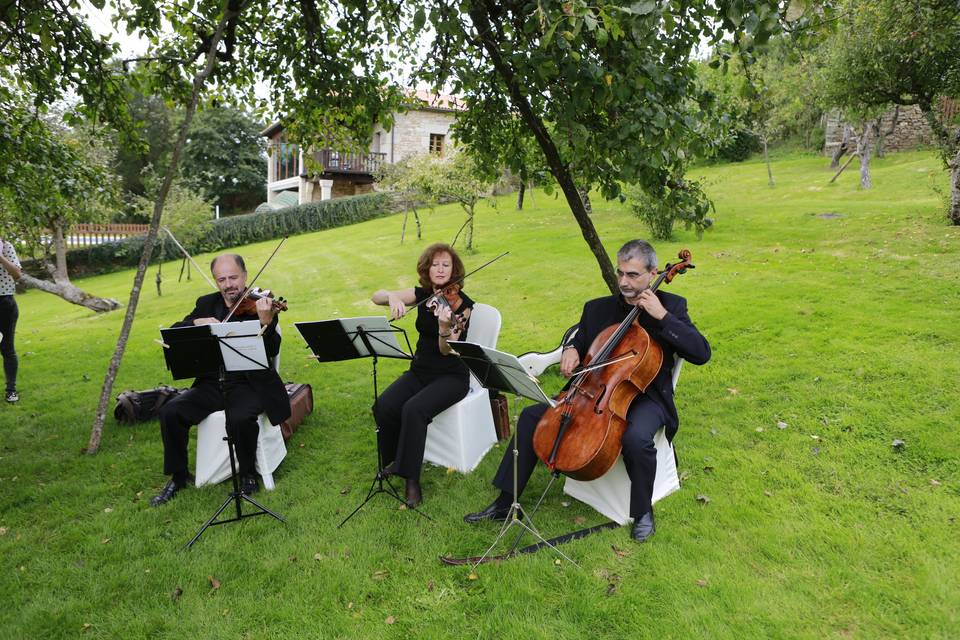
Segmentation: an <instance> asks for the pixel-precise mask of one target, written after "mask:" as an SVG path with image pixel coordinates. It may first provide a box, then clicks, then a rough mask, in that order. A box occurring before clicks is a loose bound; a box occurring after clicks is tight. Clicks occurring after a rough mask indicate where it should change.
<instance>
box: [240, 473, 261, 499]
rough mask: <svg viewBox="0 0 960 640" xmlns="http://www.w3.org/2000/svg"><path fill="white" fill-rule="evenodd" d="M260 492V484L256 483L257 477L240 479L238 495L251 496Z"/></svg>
mask: <svg viewBox="0 0 960 640" xmlns="http://www.w3.org/2000/svg"><path fill="white" fill-rule="evenodd" d="M259 490H260V484H259V483H258V482H257V476H252V475H251V476H243V477H242V478H240V493H242V494H243V495H245V496H252V495H253V494H255V493H256V492H257V491H259Z"/></svg>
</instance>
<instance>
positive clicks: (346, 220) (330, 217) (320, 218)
mask: <svg viewBox="0 0 960 640" xmlns="http://www.w3.org/2000/svg"><path fill="white" fill-rule="evenodd" d="M392 204H393V202H392V198H391V196H390V194H387V193H369V194H364V195H361V196H348V197H345V198H336V199H335V200H324V201H322V202H311V203H309V204H302V205H298V206H294V207H287V208H285V209H278V210H277V211H269V212H266V213H249V214H246V215H241V216H231V217H229V218H221V219H220V220H216V221H214V223H213V225H212V226H211V228H210V230H209V231H208V232H207V233H206V234H205V235H204V236H203V237H202V238H200V239H199V240H197V241H196V242H194V243H190V244H188V245H186V246H185V247H184V248H185V249H186V250H187V251H189V252H190V253H191V254H196V253H206V252H209V251H219V250H220V249H226V248H229V247H239V246H242V245H245V244H251V243H253V242H261V241H264V240H273V239H275V238H281V237H283V236H286V235H291V236H292V235H297V234H300V233H310V232H311V231H320V230H322V229H331V228H333V227H342V226H346V225H349V224H354V223H357V222H363V221H365V220H372V219H373V218H378V217H380V216H383V215H386V214H388V213H392V212H393V209H392ZM145 242H146V237H144V236H136V237H133V238H127V239H125V240H118V241H116V242H105V243H103V244H99V245H95V246H92V247H85V248H83V249H76V250H73V251H70V252H68V253H67V267H68V270H69V272H70V276H71V277H74V278H75V277H79V276H86V275H95V274H98V273H109V272H110V271H118V270H120V269H127V268H129V267H135V266H137V264H138V263H139V262H140V256H141V255H142V254H143V245H144V243H145ZM159 251H160V247H159V244H158V246H157V247H156V248H155V249H154V259H153V260H152V261H153V262H156V259H157V255H158V252H159ZM164 253H165V259H167V260H170V259H173V258H175V257H178V256H180V255H182V254H180V252H179V251H178V250H177V248H176V247H175V246H174V245H173V243H172V242H170V241H169V239H168V240H167V242H166V250H165V252H164Z"/></svg>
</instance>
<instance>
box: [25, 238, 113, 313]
mask: <svg viewBox="0 0 960 640" xmlns="http://www.w3.org/2000/svg"><path fill="white" fill-rule="evenodd" d="M52 242H53V247H54V256H55V258H54V259H55V262H54V264H53V265H51V264H50V263H47V264H46V267H47V271H48V272H49V273H50V277H52V278H53V282H51V281H49V280H41V279H40V278H34V277H33V276H31V275H30V274H27V273H24V274H22V275H21V276H20V280H19V281H18V282H19V283H20V284H22V285H23V286H24V287H26V288H27V289H39V290H40V291H46V292H47V293H52V294H53V295H55V296H58V297H60V298H63V299H64V300H66V301H67V302H71V303H73V304H78V305H80V306H81V307H86V308H87V309H90V310H92V311H96V312H97V313H104V312H106V311H113V310H115V309H119V308H120V307H121V306H122V305H121V304H120V303H119V302H117V301H116V300H114V299H112V298H100V297H97V296H94V295H90V294H89V293H87V292H86V291H84V290H82V289H80V288H78V287H76V286H74V285H73V283H71V282H70V277H69V275H68V274H67V243H66V240H65V239H64V237H63V223H62V222H56V223H54V224H53V240H52Z"/></svg>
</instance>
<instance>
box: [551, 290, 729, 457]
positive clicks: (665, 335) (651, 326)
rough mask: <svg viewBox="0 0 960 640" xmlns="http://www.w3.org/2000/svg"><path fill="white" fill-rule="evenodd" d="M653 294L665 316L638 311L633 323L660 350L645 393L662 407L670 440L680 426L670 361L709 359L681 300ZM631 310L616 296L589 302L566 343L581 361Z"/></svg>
mask: <svg viewBox="0 0 960 640" xmlns="http://www.w3.org/2000/svg"><path fill="white" fill-rule="evenodd" d="M656 295H657V297H658V298H659V299H660V302H661V303H662V304H663V306H664V307H665V308H666V309H667V315H666V316H664V317H663V319H662V320H657V319H655V318H653V317H652V316H650V315H649V314H647V312H646V311H641V312H640V316H639V317H638V318H637V322H639V323H640V326H641V327H643V328H644V329H646V331H647V333H649V334H650V337H651V338H653V339H654V340H655V341H656V342H657V343H658V344H659V345H660V347H661V348H662V349H663V364H662V365H661V367H660V371H659V372H658V373H657V377H656V378H654V379H653V382H651V383H650V386H649V387H647V391H646V394H647V396H649V397H650V398H651V399H652V400H653V401H655V402H656V403H657V404H659V405H660V406H661V407H663V408H664V410H665V412H666V414H667V424H666V432H667V438H669V439H671V440H672V439H673V436H674V435H675V434H676V433H677V428H678V427H679V426H680V419H679V416H677V407H676V405H675V404H674V402H673V380H672V370H673V358H674V356H675V355H676V356H679V357H681V358H683V359H684V360H686V361H688V362H691V363H693V364H704V363H706V362H707V361H708V360H709V359H710V344H709V343H708V342H707V339H706V338H704V337H703V336H702V335H701V334H700V332H699V331H698V330H697V328H696V327H695V326H694V325H693V322H691V321H690V316H688V315H687V301H686V300H685V299H684V298H682V297H680V296H677V295H674V294H672V293H667V292H666V291H657V294H656ZM631 309H632V306H631V305H629V304H627V303H626V302H624V300H623V297H622V296H619V295H616V296H606V297H603V298H597V299H595V300H590V301H589V302H587V303H586V304H585V305H584V306H583V313H582V314H581V317H580V328H579V330H578V331H577V335H575V336H574V337H573V338H572V339H571V340H570V342H568V344H570V345H573V346H574V347H576V349H577V353H579V354H580V360H581V361H583V358H584V356H586V355H587V351H588V350H589V349H590V345H591V344H592V343H593V341H594V339H595V338H596V337H597V335H598V334H599V333H600V332H601V331H603V330H604V329H606V328H607V327H609V326H610V325H612V324H619V323H620V322H621V321H622V320H623V319H624V318H625V317H626V316H627V314H628V313H629V312H630V310H631Z"/></svg>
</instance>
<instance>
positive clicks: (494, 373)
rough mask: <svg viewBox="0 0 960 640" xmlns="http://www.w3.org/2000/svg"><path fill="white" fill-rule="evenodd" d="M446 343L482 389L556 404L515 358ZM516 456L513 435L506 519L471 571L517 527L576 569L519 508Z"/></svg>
mask: <svg viewBox="0 0 960 640" xmlns="http://www.w3.org/2000/svg"><path fill="white" fill-rule="evenodd" d="M448 344H449V345H450V348H451V349H453V351H454V353H455V354H456V355H458V356H459V357H460V359H461V360H463V362H464V364H466V365H467V367H469V369H470V371H472V372H473V375H475V376H476V377H477V380H479V381H480V384H482V385H483V386H484V387H485V388H487V389H496V390H498V391H502V392H504V393H511V394H513V395H514V396H515V397H517V398H519V397H520V396H523V397H524V398H530V399H531V400H534V401H536V402H543V403H545V404H548V405H550V406H551V407H555V406H556V402H554V401H553V400H552V399H551V398H549V397H548V396H547V394H545V393H544V392H543V389H541V388H540V385H539V384H538V383H537V380H536V378H534V377H533V376H531V375H530V374H528V373H527V370H526V368H525V367H524V366H523V365H522V364H521V363H520V361H519V360H518V359H517V357H516V356H514V355H512V354H509V353H505V352H503V351H497V350H496V349H491V348H489V347H484V346H482V345H479V344H476V343H473V342H460V341H457V340H451V341H449V342H448ZM519 457H520V451H519V450H518V449H517V434H516V433H514V435H513V503H512V504H511V505H510V509H509V511H507V517H506V518H505V519H504V521H503V526H502V527H501V528H500V532H499V533H498V534H497V537H496V538H495V539H494V541H493V543H492V544H491V545H490V546H489V547H488V548H487V550H486V551H484V552H483V555H482V556H480V557H479V559H477V562H476V563H475V564H474V565H473V568H474V569H476V568H477V566H479V565H480V564H481V563H482V562H483V561H484V560H486V558H487V557H488V556H489V555H490V552H491V551H493V548H494V547H495V546H496V545H497V543H498V542H500V540H501V538H503V537H504V536H505V535H507V532H508V531H509V530H510V529H511V528H513V527H515V526H517V527H520V528H521V529H523V530H525V531H526V532H528V533H530V535H532V536H533V537H535V538H536V539H537V540H538V542H539V543H540V544H543V545H545V546H547V547H550V548H551V549H553V550H554V551H555V552H557V554H558V555H559V556H560V557H562V558H563V559H564V560H567V561H568V562H570V563H572V564H573V565H574V566H579V565H577V563H576V562H574V561H573V560H571V559H570V558H569V557H568V556H567V555H566V554H565V553H563V551H561V550H560V549H558V548H557V547H556V545H554V544H552V543H551V542H550V541H549V540H547V539H545V538H544V537H543V536H542V535H540V532H539V531H537V529H536V527H535V526H534V524H533V520H531V519H530V516H529V515H528V514H527V512H526V511H525V510H524V509H523V508H521V506H520V497H519V496H518V495H517V464H518V462H517V461H518V459H519ZM538 506H539V505H538ZM523 533H524V532H523V531H521V532H520V535H519V536H517V539H516V541H515V542H514V543H513V546H512V547H511V548H510V551H509V552H508V554H507V555H510V554H512V553H513V551H514V550H515V549H516V548H517V545H518V544H519V543H520V539H521V538H522V537H523Z"/></svg>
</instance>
